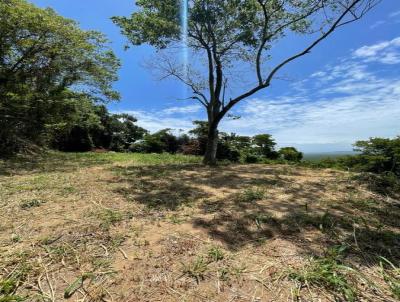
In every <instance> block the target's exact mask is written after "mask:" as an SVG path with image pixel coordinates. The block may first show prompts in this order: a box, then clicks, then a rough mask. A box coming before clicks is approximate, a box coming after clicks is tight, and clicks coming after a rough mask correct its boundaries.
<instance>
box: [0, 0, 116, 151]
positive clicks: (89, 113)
mask: <svg viewBox="0 0 400 302" xmlns="http://www.w3.org/2000/svg"><path fill="white" fill-rule="evenodd" d="M118 68H119V60H118V59H117V58H116V57H115V55H114V54H113V52H112V51H111V50H110V48H109V47H108V46H107V40H106V38H105V37H104V36H103V35H102V34H101V33H99V32H94V31H83V30H81V29H80V28H79V27H78V25H77V24H76V23H75V22H74V21H71V20H68V19H65V18H63V17H61V16H59V15H57V14H56V13H55V12H54V11H53V10H51V9H39V8H37V7H35V6H34V5H32V4H29V3H28V2H26V1H24V0H5V1H1V2H0V117H1V118H0V141H1V144H0V154H1V155H6V154H12V153H15V152H19V151H21V150H29V149H32V148H33V147H35V146H44V145H51V144H54V143H57V142H60V143H61V142H65V135H67V134H68V133H71V132H85V131H86V132H87V131H92V130H93V131H94V129H95V128H96V127H98V126H99V125H100V121H99V115H98V114H96V111H97V110H101V109H99V108H98V107H96V104H97V103H99V102H104V101H107V100H117V99H118V98H119V95H118V93H117V92H116V91H114V90H113V89H112V86H111V85H112V83H113V82H114V81H115V80H116V79H117V77H116V72H117V70H118ZM83 135H84V134H83V133H82V136H83Z"/></svg>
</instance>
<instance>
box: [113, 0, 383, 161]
mask: <svg viewBox="0 0 400 302" xmlns="http://www.w3.org/2000/svg"><path fill="white" fill-rule="evenodd" d="M183 1H187V4H188V7H189V18H188V39H187V43H188V46H189V48H190V51H191V53H192V55H193V57H194V56H196V55H198V56H199V57H200V58H203V59H200V60H198V62H195V64H192V66H190V67H187V68H186V67H183V68H182V66H178V65H177V64H174V62H171V61H170V60H169V59H168V57H167V56H163V57H162V59H161V60H160V61H161V62H160V61H158V62H157V65H159V66H163V69H164V71H165V72H166V76H173V77H176V78H177V79H179V80H180V81H182V82H184V83H185V84H186V85H188V86H189V87H190V88H191V90H192V93H193V96H192V98H193V99H194V100H197V101H198V102H200V103H201V104H202V105H203V106H204V107H205V108H206V111H207V116H208V125H209V128H208V145H207V151H206V154H205V158H204V163H206V164H215V162H216V152H217V145H218V125H219V123H220V122H221V120H222V119H223V118H224V117H225V116H226V115H227V114H228V113H229V111H230V110H231V109H232V108H233V107H234V106H235V105H236V104H238V103H239V102H241V101H242V100H244V99H246V98H248V97H250V96H252V95H254V94H255V93H257V92H259V91H261V90H262V89H265V88H267V87H269V86H270V85H271V82H272V80H273V79H274V78H275V77H276V75H277V73H278V72H279V71H280V70H281V69H282V68H283V67H284V66H285V65H287V64H288V63H290V62H292V61H294V60H296V59H298V58H300V57H302V56H304V55H306V54H308V53H310V52H311V50H312V49H313V48H315V47H316V46H317V45H318V44H320V43H321V42H322V41H323V40H325V39H326V38H327V37H328V36H330V35H331V34H332V33H333V32H334V31H335V30H337V29H339V28H341V27H342V26H344V25H347V24H350V23H352V22H354V21H356V20H358V19H360V18H361V17H363V16H364V15H365V14H366V13H367V12H368V11H370V10H371V9H372V8H373V7H374V6H376V5H377V4H378V3H379V2H380V1H381V0H182V1H179V0H164V1H159V0H138V1H137V3H136V5H137V10H135V12H134V13H133V14H132V15H131V16H130V17H114V18H113V20H114V22H115V23H116V24H117V25H119V26H120V27H121V29H122V32H123V34H125V35H126V36H127V37H128V39H129V40H130V42H131V43H132V44H134V45H141V44H144V43H147V44H150V45H152V46H154V47H156V48H157V49H158V50H162V49H174V50H175V49H176V47H179V46H180V45H181V41H182V29H181V28H182V26H181V21H182V19H181V18H180V7H181V6H182V2H183ZM293 34H301V35H306V36H307V38H308V39H307V40H309V42H308V43H309V44H308V45H307V46H306V47H305V48H303V49H300V50H299V51H298V52H297V53H293V55H291V56H289V57H287V58H284V59H283V60H282V61H280V62H274V61H273V60H271V53H272V51H273V50H274V49H275V48H278V49H279V43H278V42H279V41H280V40H281V39H283V38H284V37H287V36H291V35H293ZM185 40H186V39H185ZM175 52H176V51H175ZM192 61H193V60H192ZM200 63H204V67H201V66H200ZM244 63H248V64H247V65H246V66H248V67H249V70H250V71H251V72H252V73H253V77H254V80H255V81H254V83H253V84H250V85H249V86H248V87H247V88H246V89H244V90H243V91H240V92H237V89H235V91H236V94H234V93H232V90H229V88H230V87H232V85H233V82H234V78H235V77H234V73H232V72H230V71H231V70H232V69H234V68H235V67H237V66H238V65H239V64H240V65H243V66H244ZM195 69H196V70H197V71H195ZM201 74H206V77H205V78H204V80H203V79H200V80H198V79H199V78H200V77H199V76H200V75H201Z"/></svg>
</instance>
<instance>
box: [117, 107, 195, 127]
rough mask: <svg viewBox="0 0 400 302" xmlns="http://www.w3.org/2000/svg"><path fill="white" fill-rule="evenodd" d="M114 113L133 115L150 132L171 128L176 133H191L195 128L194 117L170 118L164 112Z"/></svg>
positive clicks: (126, 111) (132, 111)
mask: <svg viewBox="0 0 400 302" xmlns="http://www.w3.org/2000/svg"><path fill="white" fill-rule="evenodd" d="M114 113H127V114H131V115H133V116H134V117H136V118H137V119H138V122H137V124H138V125H139V126H141V127H143V128H145V129H147V130H149V131H150V132H156V131H159V130H161V129H166V128H170V129H173V130H176V131H179V130H183V131H189V130H190V129H192V128H193V123H192V120H193V116H189V115H188V116H186V117H170V116H167V115H165V114H163V112H162V111H161V112H155V111H136V110H122V111H118V112H114Z"/></svg>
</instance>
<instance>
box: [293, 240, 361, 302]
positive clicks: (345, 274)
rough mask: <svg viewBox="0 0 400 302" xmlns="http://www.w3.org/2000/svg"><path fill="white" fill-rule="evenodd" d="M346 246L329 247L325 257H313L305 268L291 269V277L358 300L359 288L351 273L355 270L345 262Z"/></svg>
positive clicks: (346, 297)
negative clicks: (352, 279)
mask: <svg viewBox="0 0 400 302" xmlns="http://www.w3.org/2000/svg"><path fill="white" fill-rule="evenodd" d="M346 248H347V247H346V246H339V247H334V248H331V249H329V250H328V252H327V253H326V255H325V257H321V258H315V259H311V261H310V263H309V264H308V265H307V266H306V267H304V268H303V269H301V270H294V271H291V272H290V273H289V275H288V276H289V278H290V279H292V280H296V281H298V282H300V283H301V284H304V285H307V284H309V285H311V286H316V287H323V288H325V289H326V290H329V291H332V292H333V293H338V294H340V295H342V296H343V298H344V299H345V301H356V299H357V289H356V287H355V286H354V284H352V281H351V274H354V273H355V271H354V270H353V269H352V268H351V267H349V266H346V265H344V264H343V258H344V256H343V255H344V252H345V250H346Z"/></svg>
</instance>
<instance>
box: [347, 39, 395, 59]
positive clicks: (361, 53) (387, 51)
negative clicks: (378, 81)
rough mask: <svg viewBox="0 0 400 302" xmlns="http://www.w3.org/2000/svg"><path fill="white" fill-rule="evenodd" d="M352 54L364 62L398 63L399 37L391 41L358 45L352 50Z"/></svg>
mask: <svg viewBox="0 0 400 302" xmlns="http://www.w3.org/2000/svg"><path fill="white" fill-rule="evenodd" d="M354 56H355V57H357V58H361V59H363V60H364V61H366V62H380V63H382V64H398V63H400V37H397V38H395V39H393V40H391V41H384V42H380V43H377V44H374V45H368V46H363V47H360V48H358V49H357V50H355V51H354Z"/></svg>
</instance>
